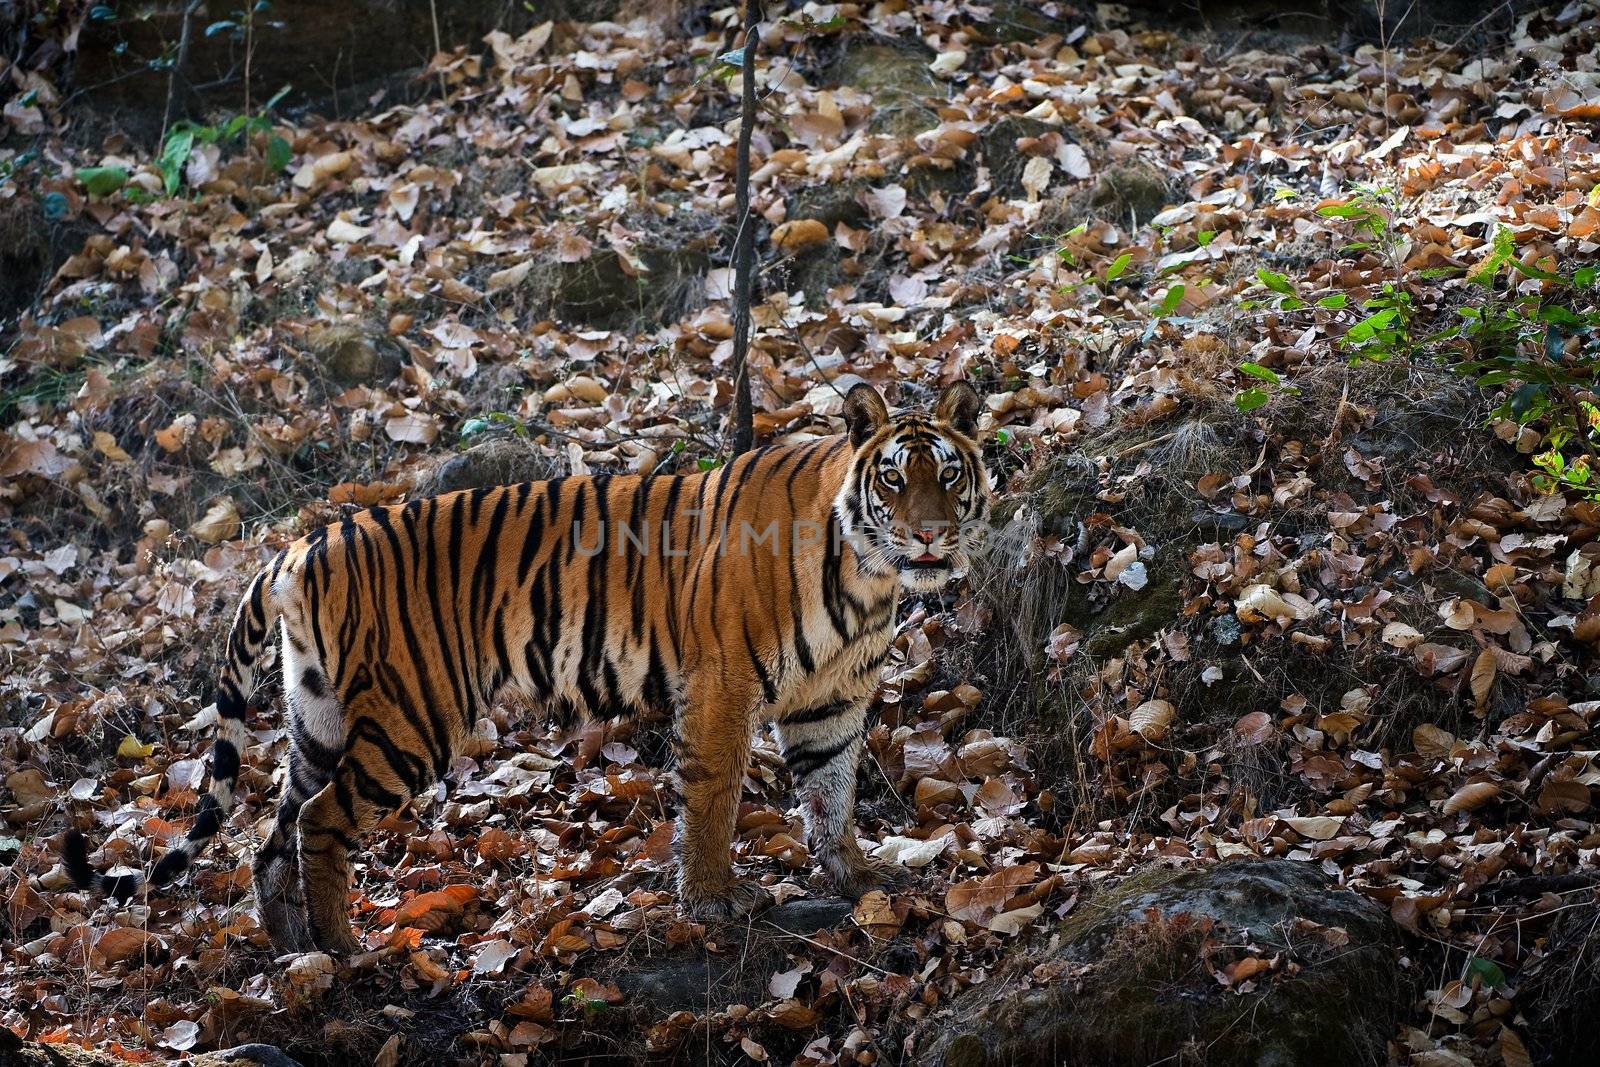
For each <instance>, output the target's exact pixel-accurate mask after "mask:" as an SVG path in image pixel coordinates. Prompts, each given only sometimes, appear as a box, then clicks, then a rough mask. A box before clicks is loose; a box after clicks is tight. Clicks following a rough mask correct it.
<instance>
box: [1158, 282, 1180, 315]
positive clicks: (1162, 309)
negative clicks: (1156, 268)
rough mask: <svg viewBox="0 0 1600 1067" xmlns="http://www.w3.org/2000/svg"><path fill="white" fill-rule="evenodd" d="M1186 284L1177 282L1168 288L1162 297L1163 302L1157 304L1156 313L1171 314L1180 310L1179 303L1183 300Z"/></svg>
mask: <svg viewBox="0 0 1600 1067" xmlns="http://www.w3.org/2000/svg"><path fill="white" fill-rule="evenodd" d="M1183 291H1184V284H1183V283H1182V282H1176V283H1174V284H1173V285H1171V286H1169V287H1168V288H1167V291H1166V294H1165V295H1163V296H1162V297H1161V303H1159V304H1157V305H1156V314H1158V315H1170V314H1172V313H1173V312H1174V311H1176V310H1178V305H1179V304H1180V303H1181V302H1182V301H1183Z"/></svg>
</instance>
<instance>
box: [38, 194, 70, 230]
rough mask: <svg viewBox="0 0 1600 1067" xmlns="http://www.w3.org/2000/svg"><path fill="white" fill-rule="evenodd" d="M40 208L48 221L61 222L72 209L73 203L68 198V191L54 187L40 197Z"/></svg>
mask: <svg viewBox="0 0 1600 1067" xmlns="http://www.w3.org/2000/svg"><path fill="white" fill-rule="evenodd" d="M39 210H40V212H41V213H43V215H44V218H45V221H46V222H60V221H61V220H62V219H64V218H66V217H67V212H69V211H71V210H72V204H71V203H70V202H69V201H68V200H67V194H66V193H63V192H60V191H59V190H56V189H52V190H50V191H49V192H48V193H45V194H44V196H42V197H40V198H39Z"/></svg>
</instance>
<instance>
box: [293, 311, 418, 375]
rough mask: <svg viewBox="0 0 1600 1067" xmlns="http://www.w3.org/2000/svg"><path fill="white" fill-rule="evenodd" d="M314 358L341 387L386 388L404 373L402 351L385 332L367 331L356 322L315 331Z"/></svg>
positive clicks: (312, 335) (312, 337)
mask: <svg viewBox="0 0 1600 1067" xmlns="http://www.w3.org/2000/svg"><path fill="white" fill-rule="evenodd" d="M307 341H308V344H309V346H310V349H311V353H312V355H314V356H315V357H316V359H317V364H318V365H319V366H320V367H321V368H322V371H323V373H324V374H326V375H327V376H328V378H329V380H330V381H332V382H334V383H335V384H337V385H342V386H351V385H383V384H385V383H386V382H388V381H389V380H390V379H392V378H393V377H394V376H395V375H396V374H399V373H400V367H401V364H402V363H403V362H404V361H403V360H402V359H401V358H400V354H399V352H397V351H396V350H395V346H394V343H393V342H392V341H390V340H389V338H388V337H387V336H385V335H384V334H383V332H382V331H381V330H377V331H367V330H364V329H362V328H361V327H360V326H358V325H355V324H353V323H337V324H333V325H329V326H324V327H322V328H321V329H318V330H314V331H312V333H311V335H310V336H309V337H308V338H307Z"/></svg>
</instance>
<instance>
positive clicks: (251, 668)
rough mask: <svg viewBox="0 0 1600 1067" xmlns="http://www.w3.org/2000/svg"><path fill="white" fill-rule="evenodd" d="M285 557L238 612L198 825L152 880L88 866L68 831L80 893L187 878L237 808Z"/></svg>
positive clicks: (120, 894) (66, 848)
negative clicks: (276, 581) (253, 698)
mask: <svg viewBox="0 0 1600 1067" xmlns="http://www.w3.org/2000/svg"><path fill="white" fill-rule="evenodd" d="M282 560H283V557H282V556H281V555H280V556H279V557H278V559H277V560H275V561H274V562H273V564H272V565H271V566H269V567H265V568H263V569H262V570H261V571H260V572H258V573H257V574H256V576H255V577H254V578H253V579H251V581H250V587H249V588H248V589H247V590H246V592H245V595H244V598H243V599H242V600H241V601H240V602H239V609H238V611H237V612H235V613H234V617H233V628H232V629H231V630H230V631H229V633H228V645H227V649H226V654H225V657H224V659H225V662H224V664H223V667H222V675H221V677H220V678H219V679H218V681H217V689H216V703H217V739H216V740H215V741H214V742H213V743H212V745H211V789H210V791H209V792H207V793H206V795H205V796H202V797H201V798H200V806H199V809H198V810H197V812H196V814H195V820H194V825H193V826H192V827H190V828H189V834H188V836H187V837H186V838H184V840H183V842H182V843H181V844H179V845H178V846H177V847H175V848H173V849H171V850H170V851H168V852H167V854H166V855H164V856H162V857H161V859H160V861H159V862H157V863H156V865H155V869H154V870H152V871H151V872H150V875H149V878H148V880H147V879H146V877H145V876H144V875H142V874H121V875H110V874H101V873H99V872H97V871H96V870H95V869H94V868H93V867H91V866H90V865H89V843H88V841H87V840H86V839H85V838H84V836H83V834H81V833H79V832H78V831H77V830H68V831H67V834H66V837H65V839H64V840H63V842H62V846H61V860H62V864H63V866H65V867H66V870H67V874H68V875H70V876H71V878H72V880H73V881H74V882H76V883H77V885H78V886H79V888H81V889H99V890H100V891H101V892H103V893H105V894H106V895H107V896H111V897H117V898H119V899H122V900H127V899H130V898H132V897H133V896H134V894H136V893H137V892H138V891H139V890H140V889H141V888H142V887H143V886H145V885H146V884H148V885H150V886H151V887H159V886H163V885H166V884H167V883H168V882H170V881H172V880H173V879H174V878H176V877H177V876H178V875H180V874H182V873H183V872H184V871H185V870H186V869H187V868H188V866H189V865H190V864H191V863H193V862H194V858H195V856H197V855H199V854H200V850H201V849H203V848H205V846H206V842H208V841H210V840H211V838H213V837H215V836H216V833H217V831H218V830H220V829H221V828H222V820H223V819H224V818H225V817H226V816H227V814H228V810H229V809H230V808H232V807H233V792H234V783H235V782H236V781H237V779H238V777H239V756H240V754H241V753H242V752H244V750H245V748H246V746H247V745H248V743H249V739H250V738H249V731H248V729H247V728H246V726H245V712H246V709H247V708H248V706H249V705H248V701H249V698H250V694H251V693H252V692H253V691H254V689H255V672H256V661H257V660H258V659H259V658H260V656H261V649H262V648H263V647H264V646H265V645H266V643H267V641H268V640H269V639H270V638H271V636H272V626H273V623H275V622H276V621H277V618H278V608H277V605H276V604H275V603H274V602H273V598H272V595H271V589H270V587H271V584H272V579H273V577H274V576H275V575H276V574H277V572H278V568H279V565H280V564H281V563H282Z"/></svg>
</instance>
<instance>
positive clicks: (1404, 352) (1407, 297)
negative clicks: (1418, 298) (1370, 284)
mask: <svg viewBox="0 0 1600 1067" xmlns="http://www.w3.org/2000/svg"><path fill="white" fill-rule="evenodd" d="M1361 306H1362V308H1363V309H1364V310H1365V311H1366V312H1367V315H1366V317H1365V318H1363V319H1361V320H1360V321H1359V322H1357V323H1356V324H1355V325H1354V326H1351V327H1350V328H1349V329H1348V330H1346V331H1345V332H1344V336H1343V337H1341V338H1340V339H1339V344H1340V345H1341V346H1342V347H1343V348H1345V349H1346V350H1347V351H1349V353H1350V362H1352V363H1359V362H1361V361H1362V360H1372V361H1374V362H1377V363H1381V362H1383V361H1384V360H1387V359H1392V358H1393V357H1395V356H1400V357H1402V358H1408V357H1410V356H1411V355H1413V354H1414V353H1415V352H1416V349H1417V342H1416V341H1415V339H1413V338H1412V336H1411V326H1412V321H1413V319H1414V318H1415V317H1416V309H1415V306H1414V305H1413V303H1412V300H1411V294H1410V293H1408V292H1406V290H1405V289H1403V288H1401V287H1400V286H1398V285H1396V284H1395V283H1394V282H1384V283H1383V289H1382V290H1381V291H1380V292H1379V293H1378V295H1376V296H1371V297H1368V298H1367V299H1366V300H1364V301H1362V304H1361Z"/></svg>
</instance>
